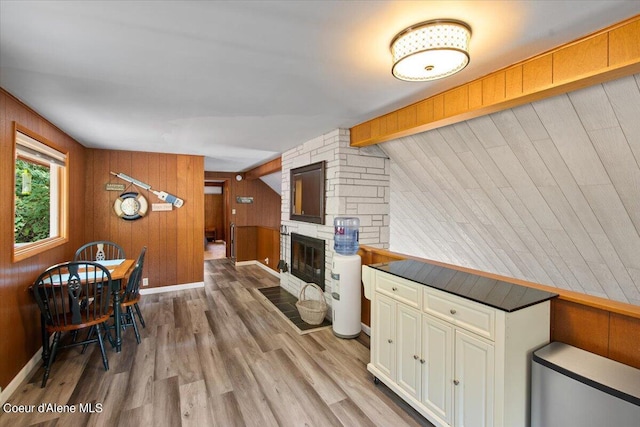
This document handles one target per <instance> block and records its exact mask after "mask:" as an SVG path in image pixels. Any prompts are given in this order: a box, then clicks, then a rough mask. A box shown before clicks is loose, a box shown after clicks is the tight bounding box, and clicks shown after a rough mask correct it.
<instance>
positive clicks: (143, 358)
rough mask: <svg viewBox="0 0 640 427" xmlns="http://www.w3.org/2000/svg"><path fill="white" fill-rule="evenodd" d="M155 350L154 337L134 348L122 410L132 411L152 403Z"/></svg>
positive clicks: (146, 339)
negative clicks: (125, 398)
mask: <svg viewBox="0 0 640 427" xmlns="http://www.w3.org/2000/svg"><path fill="white" fill-rule="evenodd" d="M155 349H156V337H148V338H145V339H144V340H142V342H141V343H140V345H139V346H138V347H136V353H135V356H134V360H133V363H132V365H131V371H130V373H129V381H128V383H127V390H126V395H127V400H126V401H125V402H124V405H123V408H124V409H134V408H138V407H141V406H146V405H148V404H150V403H152V402H153V383H154V372H155V362H156V357H155Z"/></svg>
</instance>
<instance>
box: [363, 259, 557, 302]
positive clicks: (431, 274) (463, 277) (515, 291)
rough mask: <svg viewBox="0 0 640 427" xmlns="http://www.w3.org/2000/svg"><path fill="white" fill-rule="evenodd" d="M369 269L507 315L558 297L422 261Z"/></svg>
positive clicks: (386, 264)
mask: <svg viewBox="0 0 640 427" xmlns="http://www.w3.org/2000/svg"><path fill="white" fill-rule="evenodd" d="M369 267H372V268H375V269H376V270H380V271H384V272H387V273H389V274H392V275H394V276H398V277H402V278H403V279H407V280H410V281H412V282H416V283H418V284H421V285H424V286H429V287H431V288H435V289H439V290H441V291H444V292H448V293H450V294H453V295H457V296H459V297H462V298H466V299H469V300H472V301H476V302H479V303H481V304H484V305H488V306H490V307H493V308H497V309H499V310H502V311H507V312H511V311H516V310H520V309H522V308H526V307H529V306H531V305H534V304H538V303H541V302H543V301H547V300H549V299H551V298H554V297H556V296H558V294H554V293H551V292H546V291H542V290H539V289H535V288H529V287H527V286H522V285H516V284H515V283H509V282H505V281H501V280H496V279H491V278H488V277H483V276H478V275H476V274H472V273H465V272H464V271H458V270H453V269H451V268H446V267H440V266H437V265H433V264H427V263H425V262H420V261H413V260H405V261H394V262H389V263H382V264H372V265H370V266H369Z"/></svg>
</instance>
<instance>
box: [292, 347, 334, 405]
mask: <svg viewBox="0 0 640 427" xmlns="http://www.w3.org/2000/svg"><path fill="white" fill-rule="evenodd" d="M280 340H281V341H282V342H283V344H284V345H283V351H285V352H286V353H287V355H288V356H289V359H290V360H291V362H292V363H293V364H294V365H295V366H296V367H297V368H298V370H299V371H300V373H301V374H302V375H303V377H304V379H305V381H307V382H308V383H309V384H311V385H313V388H314V390H315V391H316V392H317V393H318V394H319V395H320V398H321V399H322V400H323V401H324V402H325V403H326V404H327V405H331V404H333V403H336V402H338V401H341V400H344V399H346V398H347V395H346V394H345V393H344V392H343V391H342V389H341V388H340V387H339V386H338V385H337V384H336V382H335V381H334V380H333V379H331V377H329V376H328V375H327V374H326V372H324V371H323V370H322V368H321V367H320V366H319V365H318V364H317V363H316V361H315V360H314V359H313V357H311V355H310V354H309V353H308V352H307V351H306V350H305V349H304V348H303V346H302V345H301V344H300V342H299V341H304V340H295V339H293V337H292V336H291V335H289V334H282V335H281V336H280ZM314 342H315V341H314ZM315 350H316V349H315V348H314V349H313V350H312V352H313V353H316V351H315ZM322 350H323V349H320V350H318V351H322Z"/></svg>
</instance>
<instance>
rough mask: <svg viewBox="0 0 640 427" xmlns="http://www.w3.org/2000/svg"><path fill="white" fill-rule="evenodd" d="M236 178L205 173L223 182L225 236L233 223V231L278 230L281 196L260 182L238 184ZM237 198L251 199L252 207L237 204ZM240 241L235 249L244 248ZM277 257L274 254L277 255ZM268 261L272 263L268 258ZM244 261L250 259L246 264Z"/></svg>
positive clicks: (237, 236) (250, 204) (249, 180)
mask: <svg viewBox="0 0 640 427" xmlns="http://www.w3.org/2000/svg"><path fill="white" fill-rule="evenodd" d="M236 175H237V174H236V173H230V172H205V179H209V180H212V179H215V180H224V200H225V205H226V209H225V224H224V226H225V232H228V230H229V229H230V226H231V223H232V222H233V223H235V225H236V227H244V226H259V227H265V228H273V229H279V228H280V208H281V200H280V195H279V194H278V193H276V192H275V191H273V190H272V189H271V187H269V186H268V185H267V184H265V183H264V182H262V181H261V180H260V179H243V180H242V181H237V180H236V179H235V177H236ZM241 175H242V174H241ZM238 196H240V197H253V203H247V204H243V203H237V202H236V197H238ZM233 209H235V211H236V213H235V214H233V213H232V211H233ZM243 238H244V237H243V236H241V235H236V239H238V240H237V242H238V248H240V246H243V244H244V242H243V241H242V239H243ZM278 244H279V243H278ZM242 250H244V249H242ZM278 251H279V249H278ZM277 253H278V252H277V251H276V254H277ZM230 255H231V254H230V253H229V245H228V244H227V256H230ZM236 258H237V259H240V257H239V254H238V253H236ZM253 259H255V258H251V260H253ZM269 259H270V260H271V257H270V258H269ZM247 260H249V259H246V260H245V261H247ZM276 265H277V261H276ZM274 269H275V268H274Z"/></svg>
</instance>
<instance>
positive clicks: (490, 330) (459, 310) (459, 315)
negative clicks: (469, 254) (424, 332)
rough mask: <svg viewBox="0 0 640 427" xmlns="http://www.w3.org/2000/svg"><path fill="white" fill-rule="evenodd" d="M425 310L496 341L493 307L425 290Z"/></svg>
mask: <svg viewBox="0 0 640 427" xmlns="http://www.w3.org/2000/svg"><path fill="white" fill-rule="evenodd" d="M423 310H424V311H425V312H426V313H429V314H431V315H433V316H436V317H439V318H440V319H443V320H446V321H447V322H451V323H453V324H454V325H456V326H460V327H462V328H464V329H466V330H468V331H471V332H474V333H476V334H478V335H480V336H482V337H485V338H488V339H490V340H493V339H494V331H495V310H494V309H493V308H491V307H486V306H484V305H481V304H478V303H474V302H473V301H467V300H465V299H463V298H458V297H455V296H453V295H448V294H446V293H444V292H438V291H434V290H433V289H425V291H424V306H423Z"/></svg>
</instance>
